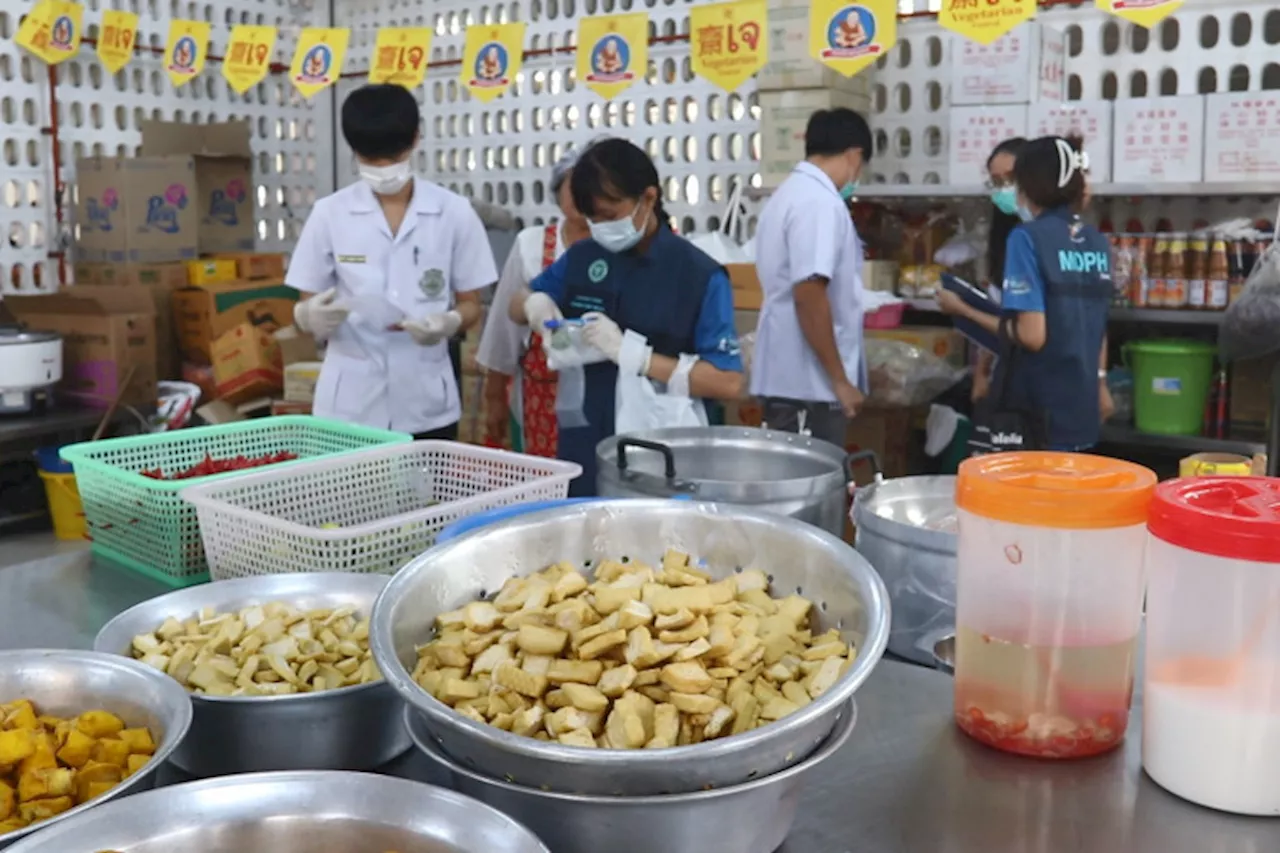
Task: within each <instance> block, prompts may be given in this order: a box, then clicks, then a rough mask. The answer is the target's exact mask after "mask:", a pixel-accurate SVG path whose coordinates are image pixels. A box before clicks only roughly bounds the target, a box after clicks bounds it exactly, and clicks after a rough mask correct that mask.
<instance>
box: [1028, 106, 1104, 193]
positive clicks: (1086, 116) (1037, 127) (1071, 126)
mask: <svg viewBox="0 0 1280 853" xmlns="http://www.w3.org/2000/svg"><path fill="white" fill-rule="evenodd" d="M1114 106H1115V103H1114V102H1113V101H1070V102H1068V103H1065V104H1055V103H1049V102H1044V103H1039V104H1032V105H1031V106H1030V108H1028V110H1027V128H1028V136H1029V137H1030V138H1032V139H1035V138H1037V137H1041V136H1079V137H1080V138H1081V139H1083V140H1084V150H1085V151H1086V152H1088V154H1089V180H1090V182H1092V183H1095V184H1101V183H1107V182H1109V181H1110V180H1111V148H1112V140H1111V137H1112V130H1113V124H1114V119H1115V116H1114V114H1113V107H1114Z"/></svg>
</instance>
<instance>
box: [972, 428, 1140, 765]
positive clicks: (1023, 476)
mask: <svg viewBox="0 0 1280 853" xmlns="http://www.w3.org/2000/svg"><path fill="white" fill-rule="evenodd" d="M1155 484H1156V476H1155V474H1154V473H1152V472H1151V471H1149V470H1147V469H1146V468H1143V467H1141V466H1139V465H1134V464H1132V463H1129V462H1122V461H1119V460H1115V459H1106V458H1103V457H1101V456H1090V455H1086V454H1082V453H1050V452H1019V453H999V454H993V455H990V456H982V457H978V458H975V459H969V460H967V461H965V462H964V463H962V464H961V465H960V471H959V474H958V476H957V478H956V505H957V507H958V516H959V538H958V542H957V554H956V562H957V575H956V650H955V717H956V723H957V724H958V725H959V727H960V728H961V729H962V730H963V731H964V732H965V733H966V734H968V735H970V736H971V737H973V738H974V739H976V740H978V741H980V742H982V743H985V744H987V745H989V746H993V747H995V748H997V749H1002V750H1005V751H1007V752H1013V753H1018V754H1021V755H1030V756H1036V757H1039V758H1078V757H1083V756H1087V755H1096V754H1098V753H1101V752H1105V751H1107V750H1109V749H1112V748H1114V747H1116V746H1118V745H1119V744H1120V743H1121V741H1122V740H1123V739H1124V733H1125V728H1126V727H1127V726H1128V722H1129V703H1130V699H1131V697H1132V692H1133V677H1134V662H1135V656H1136V652H1137V637H1138V629H1139V627H1140V625H1141V621H1142V593H1143V574H1142V573H1143V550H1144V547H1145V544H1146V520H1147V507H1148V504H1149V503H1150V500H1151V494H1152V491H1153V490H1154V488H1155Z"/></svg>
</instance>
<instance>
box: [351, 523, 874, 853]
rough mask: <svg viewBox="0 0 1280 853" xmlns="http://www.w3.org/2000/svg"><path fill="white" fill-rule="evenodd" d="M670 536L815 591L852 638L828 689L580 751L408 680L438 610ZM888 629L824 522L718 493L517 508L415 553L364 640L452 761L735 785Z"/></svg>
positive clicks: (761, 769) (809, 740)
mask: <svg viewBox="0 0 1280 853" xmlns="http://www.w3.org/2000/svg"><path fill="white" fill-rule="evenodd" d="M668 547H674V548H679V549H681V550H684V551H685V552H687V553H690V554H693V555H695V556H697V557H700V558H702V559H704V560H706V562H707V570H708V571H710V572H711V574H712V575H715V576H717V577H725V576H727V575H729V574H731V573H733V572H734V571H735V570H737V569H741V568H750V567H755V568H759V569H762V570H764V571H766V572H768V573H770V575H771V577H772V580H773V586H774V590H775V591H776V592H780V593H784V594H785V593H790V592H798V593H799V594H802V595H805V596H807V597H808V598H810V599H812V600H813V601H815V602H816V603H817V606H816V607H815V609H814V617H815V619H814V621H815V622H816V623H817V624H816V627H817V628H818V629H820V630H826V629H828V628H832V627H834V628H838V629H839V630H840V631H841V632H842V633H843V635H844V637H845V639H846V640H848V641H850V642H853V643H855V644H856V645H857V649H858V657H857V660H856V661H855V662H854V664H853V665H852V666H851V667H849V670H848V671H847V672H846V673H845V675H844V676H843V677H842V678H841V679H840V680H839V681H837V682H836V683H835V685H833V686H832V688H831V689H830V690H829V691H827V693H825V694H824V695H823V696H821V697H820V698H819V699H817V700H816V701H814V702H812V703H811V704H809V705H807V706H805V707H804V708H802V709H801V710H800V711H798V712H796V713H794V714H792V715H790V716H788V717H785V718H784V719H782V720H779V721H777V722H775V723H771V724H769V725H767V726H764V727H762V728H759V729H755V730H754V731H750V732H746V733H744V734H740V735H734V736H732V737H727V738H720V739H717V740H713V741H708V742H706V743H702V744H698V745H697V746H681V747H674V748H671V749H643V750H612V749H587V748H582V747H572V746H564V745H561V744H557V743H547V742H544V741H539V740H534V739H532V738H525V737H520V736H518V735H514V734H511V733H509V732H505V731H502V730H501V729H497V728H494V727H493V726H488V725H484V724H481V723H476V722H473V721H471V720H469V719H467V718H466V717H464V716H462V715H461V714H458V713H456V712H455V711H454V710H453V709H452V708H450V707H448V706H447V705H445V704H443V703H441V702H438V701H437V700H436V699H435V698H434V697H432V696H431V695H430V694H429V693H427V692H426V691H425V690H423V689H422V688H421V687H419V686H418V685H417V684H416V683H415V682H414V681H413V679H412V677H411V675H410V673H411V672H412V670H413V667H414V664H415V660H416V654H415V651H414V646H415V644H421V643H423V642H426V640H427V639H428V638H429V637H430V636H431V634H432V631H433V626H434V622H435V618H436V615H437V614H439V613H443V612H445V611H448V610H452V609H454V608H456V607H459V606H461V605H462V604H464V603H466V602H468V601H471V600H473V599H475V598H478V597H484V596H486V595H489V594H492V593H493V592H494V591H496V590H497V589H499V588H500V587H501V586H502V584H503V582H504V581H506V580H507V579H508V578H509V577H512V576H518V575H525V574H529V573H531V572H534V571H539V570H541V569H543V568H545V567H547V566H549V565H551V564H552V563H555V562H558V561H560V560H570V561H573V562H577V563H584V562H585V561H587V560H590V561H593V562H592V564H594V563H595V561H599V560H601V559H605V558H619V557H624V556H625V557H631V558H634V559H637V560H643V561H646V562H652V563H655V564H656V563H657V562H659V561H660V559H661V556H662V553H663V551H665V550H666V549H667V548H668ZM888 632H889V603H888V597H887V595H886V593H885V588H884V584H883V583H882V582H881V580H880V577H879V576H878V575H877V574H876V573H875V571H874V570H873V569H872V568H871V566H870V565H869V564H868V563H867V561H866V560H865V559H863V558H862V557H861V556H860V555H859V554H858V553H857V552H856V551H854V550H853V549H852V548H850V547H849V546H848V545H846V544H845V543H844V542H842V541H840V540H839V539H837V538H835V537H834V536H832V535H831V534H829V533H826V532H824V531H822V530H819V529H818V528H816V527H812V526H810V525H808V524H804V523H802V522H799V521H796V520H795V519H791V518H787V517H785V516H778V515H773V514H771V513H765V512H759V511H756V510H748V509H743V508H739V507H733V506H729V505H723V504H705V503H687V502H682V501H663V500H620V501H600V502H594V503H585V504H577V505H574V506H570V507H559V508H556V509H553V510H546V511H543V512H538V513H531V514H529V515H523V516H520V517H518V518H515V519H511V520H509V521H507V522H505V523H502V524H499V525H495V526H492V527H486V528H482V529H480V530H477V531H474V532H472V533H470V534H467V535H466V536H463V537H460V538H458V539H455V540H454V541H452V542H449V543H447V544H445V545H441V546H438V547H436V548H433V549H431V550H430V551H427V552H426V553H425V554H423V555H422V556H420V557H418V558H417V559H416V560H414V561H412V562H411V563H409V564H408V565H407V566H406V567H405V568H403V569H401V570H400V572H399V573H398V574H396V575H395V576H394V577H393V578H392V579H391V582H390V583H388V584H387V587H386V589H385V590H384V591H383V593H382V595H381V596H379V598H378V601H377V603H376V604H375V605H374V608H373V623H372V627H371V629H370V639H371V642H372V644H373V654H374V658H375V660H376V661H377V662H378V666H379V667H381V668H382V673H383V675H384V677H386V679H387V681H388V682H390V684H391V686H392V687H394V688H395V689H396V690H397V691H398V692H399V693H400V695H401V696H403V697H404V698H405V700H406V701H407V702H409V704H411V705H412V706H413V707H415V708H417V709H419V710H421V711H422V712H423V713H424V714H425V715H426V717H427V720H428V725H429V726H430V728H431V731H432V733H433V735H434V737H435V741H436V743H437V744H438V746H439V748H440V749H442V750H443V751H444V752H445V753H447V754H448V755H449V756H450V757H451V758H453V759H455V760H457V761H458V762H459V763H460V764H461V765H462V766H464V767H467V768H469V769H472V770H476V771H479V772H480V773H481V774H482V775H487V776H496V777H498V778H503V779H507V780H509V781H512V782H515V783H517V784H519V785H524V786H527V787H531V788H542V789H544V790H551V791H563V792H567V793H577V794H604V795H630V796H635V795H650V794H670V793H681V792H686V791H701V790H703V789H706V788H720V787H724V786H727V785H735V784H737V783H739V782H743V781H746V780H748V779H755V778H757V777H763V776H768V775H770V774H773V773H777V772H778V771H779V770H782V769H784V768H786V767H789V766H791V765H793V764H796V763H797V762H800V761H803V760H804V759H805V758H806V757H807V756H808V755H809V754H810V753H812V752H813V751H814V750H815V749H817V747H818V745H819V744H820V743H822V741H823V740H824V739H825V738H826V737H827V735H828V733H830V731H831V729H832V726H834V725H835V721H836V717H837V715H838V714H839V713H840V710H841V709H842V708H844V707H845V705H846V704H847V703H848V701H849V698H850V697H851V696H852V695H853V694H854V691H856V690H857V689H858V687H859V686H860V685H861V684H862V682H863V681H865V680H866V678H867V676H868V675H870V674H871V670H872V668H873V667H874V666H875V665H876V662H877V661H879V660H880V656H881V654H883V652H884V647H885V641H886V638H887V636H888ZM721 849H723V848H721Z"/></svg>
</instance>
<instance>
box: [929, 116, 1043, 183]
mask: <svg viewBox="0 0 1280 853" xmlns="http://www.w3.org/2000/svg"><path fill="white" fill-rule="evenodd" d="M950 127H951V129H950V134H949V140H950V144H949V145H948V146H947V173H948V176H949V177H948V183H949V184H951V185H952V186H957V187H970V186H977V185H979V184H982V183H983V182H984V181H986V180H987V158H989V157H990V156H991V151H992V150H993V149H994V148H995V147H996V146H997V145H999V144H1000V143H1001V142H1004V141H1005V140H1006V139H1010V138H1012V137H1015V136H1026V135H1027V108H1026V107H1025V106H1022V105H1019V106H995V107H952V108H951V126H950Z"/></svg>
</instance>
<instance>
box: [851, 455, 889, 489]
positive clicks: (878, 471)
mask: <svg viewBox="0 0 1280 853" xmlns="http://www.w3.org/2000/svg"><path fill="white" fill-rule="evenodd" d="M859 462H870V463H871V473H872V474H873V475H874V476H875V481H876V482H877V483H879V482H881V481H882V480H884V469H883V468H881V467H880V457H878V456H876V452H875V451H874V450H859V451H858V452H857V453H850V454H849V455H848V456H846V457H845V458H844V474H845V477H847V478H848V482H850V483H852V482H853V469H854V467H855V466H856V465H857V464H858V463H859Z"/></svg>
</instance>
